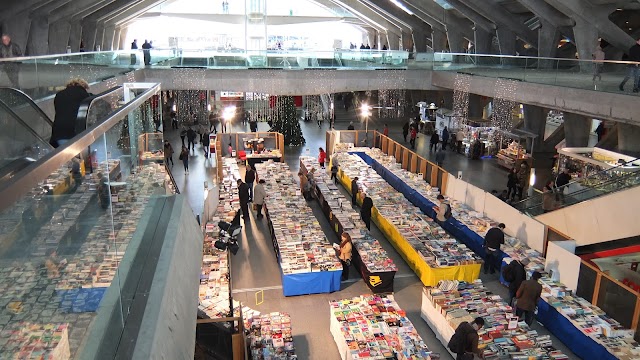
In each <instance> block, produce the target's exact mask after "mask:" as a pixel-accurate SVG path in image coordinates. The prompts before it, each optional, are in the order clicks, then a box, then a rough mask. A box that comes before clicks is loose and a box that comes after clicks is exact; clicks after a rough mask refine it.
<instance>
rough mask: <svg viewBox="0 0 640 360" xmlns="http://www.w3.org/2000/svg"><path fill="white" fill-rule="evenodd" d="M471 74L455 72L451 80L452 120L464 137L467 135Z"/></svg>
mask: <svg viewBox="0 0 640 360" xmlns="http://www.w3.org/2000/svg"><path fill="white" fill-rule="evenodd" d="M470 86H471V76H469V75H466V74H456V78H455V80H454V82H453V120H454V128H458V129H460V130H462V132H463V133H464V134H465V137H467V136H468V134H467V132H468V126H466V125H468V124H469V88H470Z"/></svg>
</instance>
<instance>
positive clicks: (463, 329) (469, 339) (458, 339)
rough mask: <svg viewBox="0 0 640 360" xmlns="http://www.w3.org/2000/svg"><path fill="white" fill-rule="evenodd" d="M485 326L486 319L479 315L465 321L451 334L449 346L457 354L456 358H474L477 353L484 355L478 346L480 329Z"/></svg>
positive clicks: (466, 359)
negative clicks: (470, 320)
mask: <svg viewBox="0 0 640 360" xmlns="http://www.w3.org/2000/svg"><path fill="white" fill-rule="evenodd" d="M483 327H484V319H483V318H482V317H479V316H478V317H477V318H475V319H474V320H473V322H471V323H468V322H467V321H463V322H461V323H460V325H458V327H457V328H456V331H455V333H454V334H453V336H451V340H449V344H447V347H448V348H449V350H451V351H452V352H453V353H455V354H456V360H473V359H474V358H475V355H478V357H482V350H481V349H479V348H478V341H479V336H478V330H480V329H482V328H483Z"/></svg>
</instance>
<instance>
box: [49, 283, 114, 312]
mask: <svg viewBox="0 0 640 360" xmlns="http://www.w3.org/2000/svg"><path fill="white" fill-rule="evenodd" d="M106 291H107V288H106V287H103V288H87V289H84V288H83V289H70V290H56V295H57V296H58V297H59V299H60V304H59V307H58V309H59V310H60V311H61V312H63V313H86V312H96V311H97V310H98V307H99V306H100V302H101V301H102V298H103V297H104V294H105V292H106Z"/></svg>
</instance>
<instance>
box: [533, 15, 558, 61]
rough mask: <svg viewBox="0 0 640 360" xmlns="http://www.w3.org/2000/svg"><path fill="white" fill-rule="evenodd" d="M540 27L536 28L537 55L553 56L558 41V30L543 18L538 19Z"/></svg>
mask: <svg viewBox="0 0 640 360" xmlns="http://www.w3.org/2000/svg"><path fill="white" fill-rule="evenodd" d="M540 23H541V24H542V27H540V29H538V56H539V57H549V58H552V57H555V56H556V51H557V50H558V42H559V41H560V31H559V30H558V28H557V27H556V26H555V25H554V24H552V23H550V22H548V21H547V20H545V19H542V18H541V19H540Z"/></svg>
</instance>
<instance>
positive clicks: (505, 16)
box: [459, 0, 538, 54]
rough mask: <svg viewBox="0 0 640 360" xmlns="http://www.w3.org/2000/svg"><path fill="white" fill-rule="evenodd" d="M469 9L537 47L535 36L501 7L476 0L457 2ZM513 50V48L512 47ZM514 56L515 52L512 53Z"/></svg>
mask: <svg viewBox="0 0 640 360" xmlns="http://www.w3.org/2000/svg"><path fill="white" fill-rule="evenodd" d="M459 1H461V2H462V3H464V4H465V5H467V6H468V7H470V8H471V9H473V10H475V11H476V12H477V13H478V14H480V15H482V16H484V17H485V18H487V19H489V20H491V21H492V22H493V23H495V24H496V25H497V26H498V29H499V28H505V29H509V30H510V31H512V32H513V33H514V34H515V35H516V36H517V37H519V38H520V39H522V41H524V42H527V43H529V44H531V45H532V46H533V47H535V48H537V47H538V37H537V36H536V35H537V34H536V33H535V32H534V31H532V30H530V29H529V28H528V27H527V26H526V25H525V24H524V23H522V22H520V21H518V20H517V19H516V17H514V15H513V14H512V13H510V12H509V11H507V10H506V9H505V8H503V7H502V5H499V4H497V3H494V2H489V1H477V0H475V1H474V0H459ZM514 49H515V46H514ZM514 54H515V51H514Z"/></svg>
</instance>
